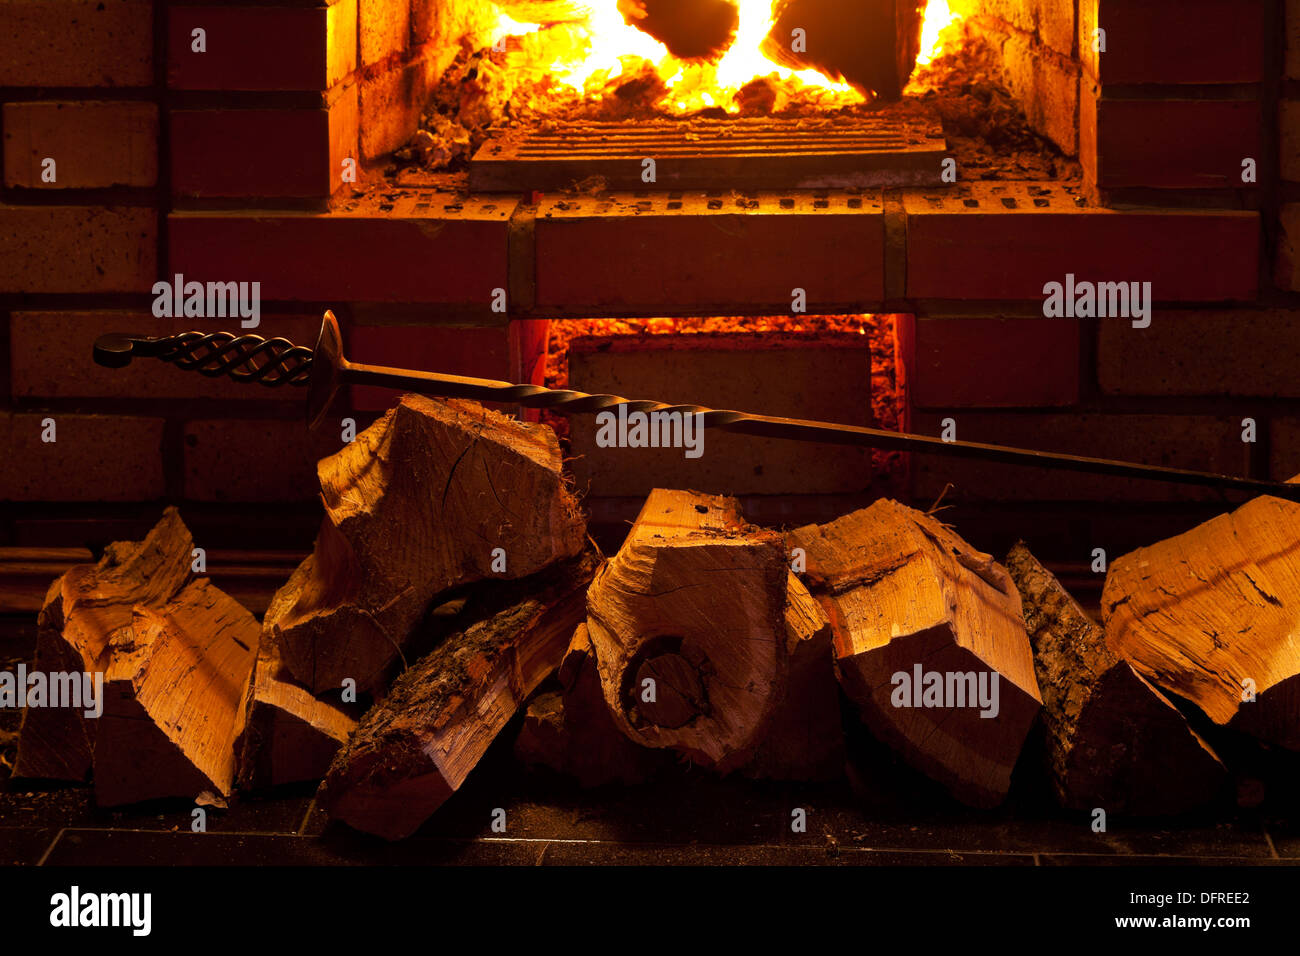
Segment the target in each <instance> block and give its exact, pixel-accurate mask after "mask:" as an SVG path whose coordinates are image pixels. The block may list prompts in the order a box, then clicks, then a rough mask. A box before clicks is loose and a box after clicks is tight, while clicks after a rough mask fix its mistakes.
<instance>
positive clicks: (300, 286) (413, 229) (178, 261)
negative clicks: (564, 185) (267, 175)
mask: <svg viewBox="0 0 1300 956" xmlns="http://www.w3.org/2000/svg"><path fill="white" fill-rule="evenodd" d="M426 195H427V196H429V197H430V198H428V199H424V198H421V197H422V196H426ZM419 205H424V206H427V207H428V208H426V209H418V208H417V206H419ZM515 205H516V202H515V201H514V200H513V199H508V200H503V199H497V200H492V201H486V200H482V199H469V200H463V201H462V200H458V199H457V198H456V197H455V196H453V195H450V194H444V193H428V194H425V193H417V194H415V195H414V196H410V197H405V198H402V199H399V200H396V201H395V202H394V203H393V208H392V209H391V210H381V209H379V208H378V207H377V206H371V205H368V204H360V205H358V206H357V207H356V208H353V209H350V210H337V211H332V212H329V213H281V212H275V213H255V212H185V213H173V214H172V215H171V217H170V218H169V229H168V238H169V248H170V256H169V261H170V265H171V268H172V270H173V271H175V272H181V273H184V274H185V275H186V276H192V277H193V278H195V279H199V280H202V281H207V280H209V279H220V280H222V281H232V280H245V281H253V280H256V281H260V282H261V283H262V298H263V300H268V301H276V300H280V301H294V300H298V301H309V302H322V301H324V302H353V301H355V302H412V303H417V302H418V303H435V304H443V305H455V306H457V307H459V308H462V309H463V310H464V315H465V316H466V317H467V318H468V317H476V318H487V319H492V320H500V319H501V318H502V316H501V315H499V314H496V313H493V312H492V296H493V290H494V289H498V288H500V289H504V288H506V226H507V221H508V219H509V217H510V215H511V214H512V213H513V212H514V209H515ZM448 206H450V207H452V208H451V209H448V208H447V207H448Z"/></svg>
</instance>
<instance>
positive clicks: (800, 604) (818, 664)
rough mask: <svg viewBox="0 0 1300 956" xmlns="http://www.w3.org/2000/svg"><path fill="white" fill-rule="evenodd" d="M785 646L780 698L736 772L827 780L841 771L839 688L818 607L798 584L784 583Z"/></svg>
mask: <svg viewBox="0 0 1300 956" xmlns="http://www.w3.org/2000/svg"><path fill="white" fill-rule="evenodd" d="M787 589H788V600H787V604H786V608H785V633H786V647H787V651H788V653H789V658H790V671H789V676H788V677H787V679H786V690H785V696H784V698H783V699H782V700H781V702H780V703H779V704H778V705H777V708H776V711H775V713H774V714H773V717H772V723H771V728H770V729H769V731H768V733H767V734H765V735H764V737H763V741H762V743H760V744H759V747H758V750H757V752H756V753H755V754H754V757H753V759H752V760H750V762H749V763H748V764H746V765H745V766H744V767H743V768H741V772H742V773H743V774H744V775H745V776H747V777H754V778H761V779H769V780H831V779H834V778H836V777H839V776H842V775H843V773H844V732H843V727H842V724H841V717H840V688H839V684H838V683H837V682H836V680H835V666H834V657H833V652H832V649H831V639H832V631H831V626H830V623H829V622H828V621H827V620H826V615H825V613H824V612H823V611H822V609H821V605H820V604H818V603H817V601H816V599H815V598H813V596H812V595H811V594H809V593H808V589H807V588H806V587H804V584H803V582H802V581H800V580H799V579H798V578H797V577H795V576H794V575H793V574H791V575H790V576H789V577H788V579H787Z"/></svg>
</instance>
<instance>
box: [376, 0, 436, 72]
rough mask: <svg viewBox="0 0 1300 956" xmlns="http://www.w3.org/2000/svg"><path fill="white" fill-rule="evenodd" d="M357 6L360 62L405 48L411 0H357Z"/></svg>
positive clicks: (386, 55)
mask: <svg viewBox="0 0 1300 956" xmlns="http://www.w3.org/2000/svg"><path fill="white" fill-rule="evenodd" d="M444 6H448V5H447V4H444ZM357 10H358V14H359V23H360V26H359V27H358V30H359V32H360V35H361V36H360V50H361V65H362V66H370V65H371V64H372V63H378V62H379V61H380V60H382V59H384V58H386V57H389V56H392V55H393V54H395V53H401V52H403V51H405V50H406V47H407V45H408V43H409V42H410V35H411V0H359V6H358V7H357Z"/></svg>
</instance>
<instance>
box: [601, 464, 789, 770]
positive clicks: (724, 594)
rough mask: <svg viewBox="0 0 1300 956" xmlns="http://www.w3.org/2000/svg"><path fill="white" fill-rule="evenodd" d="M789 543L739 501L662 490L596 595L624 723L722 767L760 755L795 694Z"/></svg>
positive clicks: (659, 743)
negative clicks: (790, 661)
mask: <svg viewBox="0 0 1300 956" xmlns="http://www.w3.org/2000/svg"><path fill="white" fill-rule="evenodd" d="M788 577H789V568H788V567H787V565H786V562H785V554H784V551H783V549H782V542H781V536H780V535H779V534H777V533H776V532H773V531H766V530H763V529H759V528H754V527H752V526H750V525H747V524H746V523H745V521H744V519H743V518H742V517H741V514H740V506H739V504H738V503H737V502H736V500H735V499H734V498H724V497H720V496H718V495H705V494H700V493H699V492H693V491H667V490H664V489H662V488H657V489H655V490H654V491H652V492H651V493H650V496H649V498H647V499H646V503H645V505H644V506H643V507H642V508H641V513H640V514H639V515H638V516H637V519H636V522H635V523H634V524H633V526H632V529H631V531H630V532H629V533H628V536H627V540H626V541H625V542H624V543H623V547H622V548H621V549H620V550H619V552H618V554H617V555H615V556H614V558H612V559H611V560H610V561H609V563H608V564H607V565H606V566H605V568H604V569H603V570H602V571H601V573H600V574H599V575H597V577H596V580H595V581H594V582H593V583H592V586H591V591H590V593H589V594H588V595H587V628H588V631H589V633H590V635H591V643H592V644H593V645H594V646H595V648H596V658H597V661H598V662H599V666H600V680H601V686H602V689H603V691H604V694H605V702H606V704H607V705H608V706H609V709H610V713H611V714H613V717H614V722H615V724H616V725H617V726H618V727H619V729H620V730H622V731H623V733H625V734H627V735H628V736H629V737H630V738H631V739H632V740H634V741H636V742H637V743H640V744H643V745H644V746H647V747H656V748H658V747H670V748H672V749H674V750H677V751H679V752H681V753H683V754H686V755H687V756H688V757H690V758H691V759H692V760H693V761H695V762H697V763H700V764H703V765H704V766H710V767H716V768H717V769H718V770H719V771H721V772H724V773H725V772H727V771H728V770H732V769H735V768H737V767H739V766H741V765H743V764H744V763H746V762H747V761H748V760H749V758H750V757H751V756H753V754H754V752H755V750H756V749H757V747H758V745H759V742H760V741H761V739H762V735H763V733H765V732H766V730H767V728H768V726H769V723H770V721H771V718H772V714H773V712H774V711H775V709H776V705H777V703H778V702H779V701H780V699H781V696H782V694H783V693H784V690H785V679H786V669H787V662H786V655H787V645H786V631H785V617H784V615H785V606H786V581H787V578H788Z"/></svg>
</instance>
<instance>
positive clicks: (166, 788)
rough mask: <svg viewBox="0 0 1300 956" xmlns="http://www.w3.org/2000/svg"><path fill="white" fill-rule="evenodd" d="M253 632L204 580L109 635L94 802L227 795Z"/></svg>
mask: <svg viewBox="0 0 1300 956" xmlns="http://www.w3.org/2000/svg"><path fill="white" fill-rule="evenodd" d="M260 633H261V627H260V626H259V625H258V623H257V619H256V618H254V617H253V615H251V614H250V613H248V611H247V610H245V609H244V608H243V607H241V606H240V604H239V603H238V602H237V601H235V599H234V598H232V597H230V596H229V595H226V594H224V593H222V592H221V591H219V590H218V589H217V588H216V587H215V586H214V585H213V584H212V582H210V581H209V580H208V579H207V578H200V579H198V580H197V581H194V582H192V583H191V584H189V585H187V586H186V587H185V588H184V589H182V590H181V591H180V592H179V593H178V594H176V596H175V597H173V598H172V600H170V601H169V602H168V603H167V604H166V605H165V606H164V607H162V608H157V609H155V608H150V607H146V606H139V607H137V608H136V609H135V612H134V615H133V617H132V621H131V625H130V627H127V628H122V629H120V630H118V631H117V632H116V633H114V635H113V638H112V641H111V642H110V658H111V659H110V662H109V665H108V669H107V673H106V675H105V683H104V693H105V698H106V699H105V704H104V714H103V717H102V718H101V719H100V727H99V729H98V733H97V735H96V739H95V762H94V763H95V767H94V774H95V801H96V802H97V803H98V804H99V805H100V806H117V805H120V804H124V803H135V802H138V801H141V800H150V799H155V798H160V797H196V796H198V795H199V794H200V793H202V792H203V791H205V790H207V791H212V792H215V793H217V794H220V795H221V796H228V795H229V794H230V792H231V789H232V785H233V783H234V779H235V738H236V736H237V734H238V733H239V729H240V726H241V724H242V705H243V701H244V695H245V693H246V689H247V687H248V683H249V681H250V680H251V679H252V675H253V665H254V663H255V661H256V657H257V639H258V635H259V634H260Z"/></svg>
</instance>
